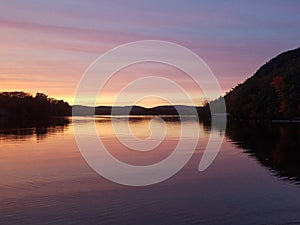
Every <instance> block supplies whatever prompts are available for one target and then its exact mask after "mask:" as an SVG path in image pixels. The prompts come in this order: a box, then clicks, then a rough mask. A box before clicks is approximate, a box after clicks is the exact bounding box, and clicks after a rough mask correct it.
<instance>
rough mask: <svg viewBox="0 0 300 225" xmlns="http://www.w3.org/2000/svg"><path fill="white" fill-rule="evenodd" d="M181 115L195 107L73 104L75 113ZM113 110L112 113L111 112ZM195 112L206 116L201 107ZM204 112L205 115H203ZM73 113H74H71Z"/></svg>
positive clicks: (190, 111)
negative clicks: (90, 105)
mask: <svg viewBox="0 0 300 225" xmlns="http://www.w3.org/2000/svg"><path fill="white" fill-rule="evenodd" d="M176 109H178V110H180V113H181V114H183V115H193V114H194V112H195V111H194V110H195V108H194V107H193V106H184V105H177V106H157V107H153V108H144V107H141V106H114V107H112V106H98V107H95V108H94V107H87V106H80V105H75V106H73V113H75V115H77V116H80V115H94V114H95V115H111V114H113V115H128V114H130V115H178V112H177V110H176ZM112 111H113V113H112ZM196 112H197V113H198V115H200V116H202V117H203V118H204V117H205V118H206V117H207V115H206V114H205V110H204V108H203V107H196ZM204 114H205V115H204ZM73 115H74V114H73Z"/></svg>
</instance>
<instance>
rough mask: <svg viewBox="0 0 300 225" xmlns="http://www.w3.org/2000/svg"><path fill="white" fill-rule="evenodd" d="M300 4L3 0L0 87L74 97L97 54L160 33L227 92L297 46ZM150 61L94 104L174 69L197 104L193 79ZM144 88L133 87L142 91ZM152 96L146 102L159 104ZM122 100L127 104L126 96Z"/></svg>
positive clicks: (159, 36)
mask: <svg viewBox="0 0 300 225" xmlns="http://www.w3.org/2000/svg"><path fill="white" fill-rule="evenodd" d="M299 10H300V1H297V0H289V1H276V0H274V1H257V0H254V1H238V0H236V1H234V0H229V1H196V0H195V1H183V0H182V1H179V0H174V1H166V0H160V1H155V0H154V1H153V0H152V1H148V0H147V1H146V0H145V1H144V0H132V1H127V0H123V1H121V0H110V1H96V0H93V1H92V0H85V1H83V0H81V1H79V0H60V1H57V0H43V1H38V0H26V1H24V0H23V1H21V0H20V1H17V0H11V1H2V2H1V8H0V49H1V50H0V91H13V90H18V91H26V92H30V93H32V94H35V93H36V92H43V93H46V94H48V95H49V96H52V97H56V98H59V99H64V100H66V101H68V102H69V103H71V104H72V103H73V96H74V93H75V90H76V86H77V84H78V82H79V80H80V78H81V76H82V75H83V74H84V71H85V70H86V69H87V67H88V66H89V65H90V64H91V63H92V62H93V61H94V60H95V59H96V58H97V57H98V56H100V55H101V54H103V53H105V52H106V51H108V50H110V49H111V48H114V47H116V46H118V45H120V44H125V43H128V42H132V41H138V40H164V41H171V42H175V43H177V44H180V45H182V46H184V47H186V48H189V49H191V50H192V51H194V52H195V53H197V54H198V55H199V56H200V57H201V58H202V59H203V60H205V62H206V63H207V64H208V65H209V67H210V68H211V69H212V71H213V72H214V74H215V75H216V77H217V78H218V80H219V83H220V85H221V88H222V90H223V93H225V92H226V91H228V90H230V88H232V87H234V86H235V85H236V84H238V83H240V82H243V81H244V80H245V79H246V78H247V77H249V76H251V75H252V74H253V73H254V72H255V71H256V70H257V69H258V68H259V67H260V66H261V65H262V64H264V63H266V62H267V61H268V60H269V59H271V58H273V57H274V56H275V55H277V54H278V53H280V52H283V51H286V50H289V49H293V48H296V47H299V46H300V42H299V41H300V22H299V21H300V13H299ZM150 67H151V66H149V65H145V66H141V65H140V66H137V67H136V68H134V67H132V68H128V69H125V70H124V71H120V72H119V74H118V77H116V78H115V80H114V82H111V84H110V85H111V86H109V85H108V87H107V88H106V91H105V90H103V98H102V99H101V101H100V102H99V104H102V105H110V104H112V103H111V99H112V96H114V94H115V93H116V92H117V91H118V90H120V89H121V88H122V87H123V86H124V84H126V83H127V82H129V81H130V80H132V79H133V78H138V77H140V76H145V75H148V76H150V75H152V73H153V75H161V76H165V77H168V76H170V74H172V76H170V77H171V78H170V79H173V80H175V81H178V82H179V83H180V82H181V83H182V84H183V83H184V85H183V86H185V87H186V88H187V89H188V90H189V91H190V93H191V95H192V96H193V99H194V100H195V101H196V103H197V104H201V101H203V98H202V97H201V93H200V92H199V90H197V88H196V87H194V84H193V83H192V82H188V81H187V82H185V76H184V74H183V73H182V72H180V71H178V70H176V69H174V68H167V67H161V68H158V67H155V66H152V67H151V68H150ZM151 85H152V84H149V90H151V88H153V92H154V93H156V94H158V92H159V90H164V87H156V86H155V85H152V86H151ZM143 90H144V89H143V88H137V89H136V90H135V92H137V93H138V94H139V95H141V96H142V95H143ZM149 90H148V91H149ZM175 92H176V91H175V90H168V94H169V96H176V93H175ZM130 94H133V93H128V96H127V97H128V98H130ZM213 97H215V96H211V97H210V98H213ZM151 101H152V103H149V102H145V103H144V105H146V106H149V105H155V104H162V102H161V101H157V102H155V101H156V100H155V99H154V100H153V99H152V100H151ZM176 103H178V104H185V103H186V102H185V100H184V99H178V101H177V102H176ZM122 104H123V105H126V104H127V103H126V98H125V99H124V101H123V102H122ZM142 105H143V104H142Z"/></svg>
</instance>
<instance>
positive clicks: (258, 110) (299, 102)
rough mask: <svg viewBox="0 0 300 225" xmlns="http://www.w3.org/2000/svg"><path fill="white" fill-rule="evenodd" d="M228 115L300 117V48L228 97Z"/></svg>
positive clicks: (267, 66)
mask: <svg viewBox="0 0 300 225" xmlns="http://www.w3.org/2000/svg"><path fill="white" fill-rule="evenodd" d="M225 101H226V106H227V111H228V112H229V113H230V114H231V115H232V116H233V117H239V118H269V119H270V118H271V119H276V118H288V119H292V118H299V117H300V113H299V112H300V48H297V49H295V50H291V51H287V52H284V53H282V54H280V55H278V56H276V57H275V58H273V59H272V60H270V61H269V62H268V63H266V64H265V65H263V66H262V67H261V68H259V70H258V71H257V72H256V73H255V74H254V75H253V76H252V77H250V78H249V79H247V80H246V81H245V82H244V83H242V84H240V85H238V86H236V87H235V88H233V89H232V90H231V91H230V92H229V93H228V94H227V95H226V96H225Z"/></svg>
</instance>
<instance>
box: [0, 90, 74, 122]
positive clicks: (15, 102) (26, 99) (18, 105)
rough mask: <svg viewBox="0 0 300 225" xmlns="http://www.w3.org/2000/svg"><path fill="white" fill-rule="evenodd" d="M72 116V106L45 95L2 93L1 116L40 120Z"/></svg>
mask: <svg viewBox="0 0 300 225" xmlns="http://www.w3.org/2000/svg"><path fill="white" fill-rule="evenodd" d="M66 115H71V106H70V105H69V104H68V103H67V102H64V101H63V100H57V99H54V98H49V97H48V96H47V95H45V94H43V93H37V94H36V95H35V96H32V95H31V94H28V93H25V92H0V116H9V117H22V118H40V117H47V116H66Z"/></svg>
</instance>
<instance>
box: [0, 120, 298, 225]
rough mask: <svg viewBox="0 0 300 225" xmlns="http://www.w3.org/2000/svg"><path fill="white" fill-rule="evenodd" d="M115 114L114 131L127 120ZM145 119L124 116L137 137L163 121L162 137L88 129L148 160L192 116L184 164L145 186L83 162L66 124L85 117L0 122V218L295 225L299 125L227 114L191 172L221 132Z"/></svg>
mask: <svg viewBox="0 0 300 225" xmlns="http://www.w3.org/2000/svg"><path fill="white" fill-rule="evenodd" d="M117 119H118V123H117V128H118V129H119V131H122V130H123V127H124V126H127V124H126V120H124V119H122V118H117ZM150 120H151V118H149V117H136V118H131V119H130V128H131V130H132V132H133V133H134V134H135V135H136V136H137V137H138V138H140V139H146V138H149V137H150V138H151V139H155V138H156V136H155V129H162V127H165V128H166V129H167V131H166V137H165V140H164V141H163V143H162V144H161V145H159V146H158V147H157V148H156V149H154V150H152V151H149V152H137V151H132V150H130V149H127V148H125V147H124V146H123V145H122V144H120V143H119V141H118V140H117V139H116V137H115V135H114V132H113V129H112V124H111V118H108V117H98V118H95V124H96V129H97V131H98V136H92V137H91V138H92V139H95V140H96V139H97V138H99V137H100V138H101V139H102V140H103V142H104V144H105V145H106V146H107V147H108V148H109V150H110V152H111V154H112V155H114V156H115V157H116V158H118V159H120V160H122V161H124V162H127V163H130V164H133V165H149V164H153V163H155V162H158V161H160V160H162V159H164V158H166V157H167V156H168V155H169V154H171V153H172V150H173V149H174V146H176V143H177V142H178V139H179V138H186V139H189V138H192V137H193V135H192V134H193V132H194V131H193V129H194V128H193V129H192V127H194V126H192V125H195V123H197V126H198V127H199V129H200V137H201V138H200V140H199V143H198V145H197V149H196V151H195V153H194V155H193V156H192V158H191V160H190V161H189V162H188V164H187V165H186V166H185V167H184V168H183V169H182V170H181V171H180V172H179V173H177V174H176V175H175V176H173V177H172V178H170V179H168V180H167V181H164V182H162V183H159V184H155V185H151V186H145V187H129V186H123V185H119V184H115V183H112V182H111V181H108V180H106V179H104V178H102V177H101V176H99V175H98V174H97V173H95V172H94V171H93V170H92V169H91V168H90V167H89V166H88V164H87V163H86V162H85V161H84V159H83V158H82V156H81V153H80V151H79V150H78V147H77V145H76V142H75V138H74V133H73V126H74V123H79V124H80V126H81V128H82V130H84V129H88V127H89V125H90V123H94V118H77V119H76V120H74V121H73V122H71V121H68V120H67V119H66V120H62V119H60V120H58V121H55V122H54V121H47V122H44V123H43V124H30V123H29V124H28V123H22V124H21V125H20V123H15V124H10V123H5V122H3V121H2V123H1V127H0V143H1V145H0V224H1V225H3V224H300V183H299V181H300V153H299V149H300V143H299V142H300V141H299V140H300V138H299V137H300V124H299V123H258V122H234V121H230V122H228V125H227V130H226V138H225V140H224V142H223V144H222V147H221V151H220V153H219V154H218V156H217V158H216V160H215V161H214V162H213V163H212V165H211V166H210V167H209V168H208V169H207V170H205V171H204V172H199V171H198V165H199V162H200V159H201V156H202V154H203V151H204V149H205V146H206V144H207V139H208V137H209V135H210V134H211V133H214V134H219V133H220V132H225V131H222V130H220V129H219V128H218V127H210V126H209V124H203V123H199V122H197V121H196V120H194V119H193V118H188V119H186V120H184V121H182V123H186V125H188V126H189V125H190V126H191V131H190V133H191V137H189V136H184V137H180V127H181V123H180V121H178V120H176V119H172V118H164V121H162V120H155V121H154V122H152V126H151V128H152V130H151V131H150V129H149V123H150ZM151 132H152V133H151ZM87 134H89V132H88V130H87ZM151 134H152V135H151ZM121 135H123V137H124V138H130V137H128V134H127V133H126V132H124V133H122V132H121Z"/></svg>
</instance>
